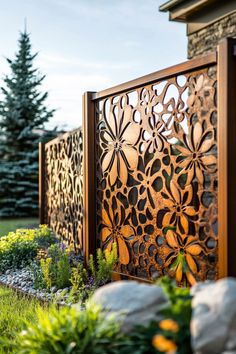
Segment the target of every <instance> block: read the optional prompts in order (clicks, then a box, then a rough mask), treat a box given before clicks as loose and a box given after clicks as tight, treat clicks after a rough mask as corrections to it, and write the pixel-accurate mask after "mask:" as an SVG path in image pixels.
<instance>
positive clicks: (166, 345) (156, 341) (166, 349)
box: [152, 334, 177, 354]
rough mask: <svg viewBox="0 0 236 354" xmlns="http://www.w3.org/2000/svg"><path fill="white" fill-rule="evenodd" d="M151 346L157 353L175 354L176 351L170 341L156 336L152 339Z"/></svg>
mask: <svg viewBox="0 0 236 354" xmlns="http://www.w3.org/2000/svg"><path fill="white" fill-rule="evenodd" d="M152 345H153V347H154V348H155V349H157V350H158V351H159V352H162V353H166V354H175V353H176V351H177V345H176V344H175V342H173V341H172V340H170V339H167V338H165V337H164V336H162V335H160V334H157V335H155V336H154V337H153V339H152Z"/></svg>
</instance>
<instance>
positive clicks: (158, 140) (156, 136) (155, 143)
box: [143, 115, 171, 154]
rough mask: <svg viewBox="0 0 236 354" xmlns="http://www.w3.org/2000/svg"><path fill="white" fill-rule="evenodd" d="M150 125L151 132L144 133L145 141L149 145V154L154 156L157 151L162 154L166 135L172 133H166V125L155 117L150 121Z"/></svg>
mask: <svg viewBox="0 0 236 354" xmlns="http://www.w3.org/2000/svg"><path fill="white" fill-rule="evenodd" d="M149 125H150V127H151V130H150V131H144V133H143V139H144V140H145V141H146V143H147V150H148V152H149V153H151V154H152V153H155V152H156V151H159V152H160V151H162V150H163V147H164V134H165V135H168V134H170V133H171V131H166V130H165V125H164V123H163V122H162V121H160V120H159V119H158V118H156V117H155V116H154V115H153V116H152V117H151V119H149ZM163 133H164V134H163ZM162 134H163V135H162Z"/></svg>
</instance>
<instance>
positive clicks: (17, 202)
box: [0, 32, 54, 217]
mask: <svg viewBox="0 0 236 354" xmlns="http://www.w3.org/2000/svg"><path fill="white" fill-rule="evenodd" d="M36 56H37V54H31V43H30V38H29V34H27V33H26V32H24V33H20V39H19V50H18V52H17V53H16V56H15V59H14V60H10V59H7V62H8V64H9V66H10V69H11V73H10V75H8V76H6V77H5V78H4V84H5V85H4V87H1V91H2V94H3V100H2V101H1V102H0V160H1V164H0V217H4V216H7V217H8V216H33V215H37V213H38V143H39V141H40V139H41V138H42V137H41V135H42V132H43V131H42V129H43V127H44V124H45V123H46V122H48V120H49V118H50V117H52V115H53V112H54V111H53V110H51V111H50V110H47V108H46V107H45V105H44V103H45V100H46V99H47V96H48V94H47V93H40V91H39V87H40V85H41V84H42V81H43V79H44V76H42V75H40V74H39V73H38V70H37V69H34V68H33V60H34V59H35V57H36Z"/></svg>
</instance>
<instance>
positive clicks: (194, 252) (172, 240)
mask: <svg viewBox="0 0 236 354" xmlns="http://www.w3.org/2000/svg"><path fill="white" fill-rule="evenodd" d="M163 252H164V253H165V256H166V257H167V261H166V263H165V266H167V267H168V268H170V269H172V270H173V271H174V273H175V278H176V281H177V282H178V283H180V282H182V281H183V277H184V275H185V276H186V278H187V280H188V282H189V283H190V284H191V285H193V284H194V283H195V282H196V280H195V277H194V274H196V273H197V272H198V269H197V263H196V260H195V258H196V256H199V255H200V254H201V252H203V249H202V247H201V245H200V243H199V242H198V241H197V240H196V238H195V237H193V236H184V237H183V236H182V235H179V234H178V233H176V232H175V231H173V230H168V231H167V233H166V245H164V246H163Z"/></svg>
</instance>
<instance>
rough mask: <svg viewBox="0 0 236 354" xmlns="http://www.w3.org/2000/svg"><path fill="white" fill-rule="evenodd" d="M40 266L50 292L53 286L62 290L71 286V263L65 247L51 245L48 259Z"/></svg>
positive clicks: (42, 260) (41, 261)
mask: <svg viewBox="0 0 236 354" xmlns="http://www.w3.org/2000/svg"><path fill="white" fill-rule="evenodd" d="M40 266H41V270H42V274H43V280H44V283H45V286H46V288H47V289H48V290H49V289H50V288H51V287H52V286H56V288H57V289H62V288H65V287H67V286H70V285H71V283H70V276H71V267H70V261H69V256H68V252H67V250H66V248H65V247H64V246H63V245H58V244H54V245H51V246H50V247H49V248H48V257H47V258H45V259H41V260H40Z"/></svg>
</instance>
